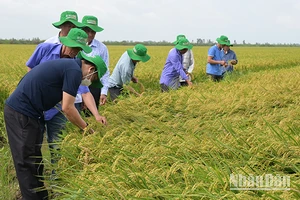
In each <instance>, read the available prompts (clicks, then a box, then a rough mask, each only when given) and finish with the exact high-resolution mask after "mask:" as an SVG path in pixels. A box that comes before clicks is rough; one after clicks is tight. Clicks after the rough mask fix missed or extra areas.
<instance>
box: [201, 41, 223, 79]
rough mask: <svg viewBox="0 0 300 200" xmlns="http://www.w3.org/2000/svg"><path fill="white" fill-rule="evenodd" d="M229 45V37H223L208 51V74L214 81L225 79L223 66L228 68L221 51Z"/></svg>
mask: <svg viewBox="0 0 300 200" xmlns="http://www.w3.org/2000/svg"><path fill="white" fill-rule="evenodd" d="M227 43H228V37H227V36H224V35H221V36H220V37H219V38H217V44H215V45H214V46H212V47H210V48H209V50H208V56H207V64H206V74H207V75H208V76H210V77H211V79H212V80H213V81H220V80H222V79H223V66H224V67H225V66H226V62H225V61H224V60H222V56H221V50H222V48H223V46H224V45H226V44H227Z"/></svg>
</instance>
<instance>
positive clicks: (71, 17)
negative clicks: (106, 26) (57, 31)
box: [52, 11, 82, 28]
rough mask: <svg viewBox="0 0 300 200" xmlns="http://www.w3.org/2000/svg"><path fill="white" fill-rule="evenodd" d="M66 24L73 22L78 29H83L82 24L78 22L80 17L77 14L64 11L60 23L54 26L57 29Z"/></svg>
mask: <svg viewBox="0 0 300 200" xmlns="http://www.w3.org/2000/svg"><path fill="white" fill-rule="evenodd" d="M65 22H71V23H73V24H74V25H75V26H76V27H79V28H80V27H82V24H81V23H80V22H78V16H77V13H76V12H74V11H64V12H62V13H61V14H60V21H59V22H54V23H52V25H53V26H54V27H56V28H59V27H60V25H62V24H63V23H65Z"/></svg>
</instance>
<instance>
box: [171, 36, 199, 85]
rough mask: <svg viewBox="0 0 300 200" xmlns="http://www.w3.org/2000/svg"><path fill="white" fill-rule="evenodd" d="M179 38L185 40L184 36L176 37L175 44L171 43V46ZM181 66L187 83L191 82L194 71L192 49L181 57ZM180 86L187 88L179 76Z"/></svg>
mask: <svg viewBox="0 0 300 200" xmlns="http://www.w3.org/2000/svg"><path fill="white" fill-rule="evenodd" d="M181 38H186V37H185V35H178V36H177V39H176V41H175V42H173V44H175V45H176V44H177V43H178V40H179V39H181ZM182 57H183V58H182V65H183V70H184V71H185V73H186V75H187V76H188V79H189V81H192V72H193V70H194V66H195V60H194V54H193V51H192V49H188V51H187V52H186V53H184V54H183V55H182ZM179 82H180V85H181V86H187V85H188V84H187V82H186V81H185V80H184V79H182V77H181V76H180V80H179Z"/></svg>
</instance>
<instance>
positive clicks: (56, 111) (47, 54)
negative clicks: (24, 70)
mask: <svg viewBox="0 0 300 200" xmlns="http://www.w3.org/2000/svg"><path fill="white" fill-rule="evenodd" d="M87 37H88V36H87V34H86V33H85V32H84V31H83V30H81V29H78V28H72V29H71V30H70V32H69V33H68V35H67V36H65V37H60V38H59V40H60V41H61V43H59V44H54V43H41V44H39V45H38V46H37V48H36V49H35V51H34V53H33V54H32V56H31V57H30V58H29V60H28V61H27V63H26V65H27V67H28V71H31V70H32V69H33V68H35V67H36V66H37V65H39V64H40V63H43V62H46V61H49V60H56V59H61V58H74V57H75V56H76V55H77V54H78V52H79V51H80V50H81V49H83V51H85V52H87V53H89V52H91V51H92V49H91V48H90V47H89V46H87V45H86V41H87ZM83 84H85V83H83ZM78 93H85V95H84V97H85V100H86V105H87V106H88V107H89V108H90V110H91V111H92V113H93V115H94V116H95V119H96V120H97V121H98V122H100V123H103V124H106V123H107V121H106V118H105V117H103V116H101V115H100V114H99V113H98V109H97V108H96V105H95V102H94V99H93V96H92V94H91V93H90V92H89V90H88V86H80V87H79V90H78ZM61 109H62V106H61V104H60V103H59V104H57V105H56V106H55V107H53V108H51V109H49V110H47V111H45V112H44V120H45V128H46V134H47V142H48V145H49V148H50V153H51V163H55V162H56V161H57V159H56V158H55V156H54V155H55V154H54V152H55V151H57V150H58V149H59V146H58V145H57V144H56V143H57V142H58V141H59V138H60V135H61V131H62V130H63V129H64V127H65V124H66V122H67V118H66V117H65V115H64V113H63V112H62V111H61ZM42 139H43V138H42ZM41 143H42V141H41ZM53 173H54V171H53Z"/></svg>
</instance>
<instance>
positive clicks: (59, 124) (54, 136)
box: [45, 112, 68, 163]
mask: <svg viewBox="0 0 300 200" xmlns="http://www.w3.org/2000/svg"><path fill="white" fill-rule="evenodd" d="M67 121H68V120H67V118H66V117H65V116H64V115H63V113H62V112H59V113H57V114H56V115H55V116H54V117H53V118H52V119H50V120H47V121H45V125H46V132H47V141H48V145H49V148H50V153H51V163H56V162H57V161H58V159H59V155H57V152H56V151H57V150H59V145H58V144H57V142H59V141H60V140H61V139H60V138H61V134H62V130H63V129H64V128H65V126H66V123H67Z"/></svg>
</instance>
